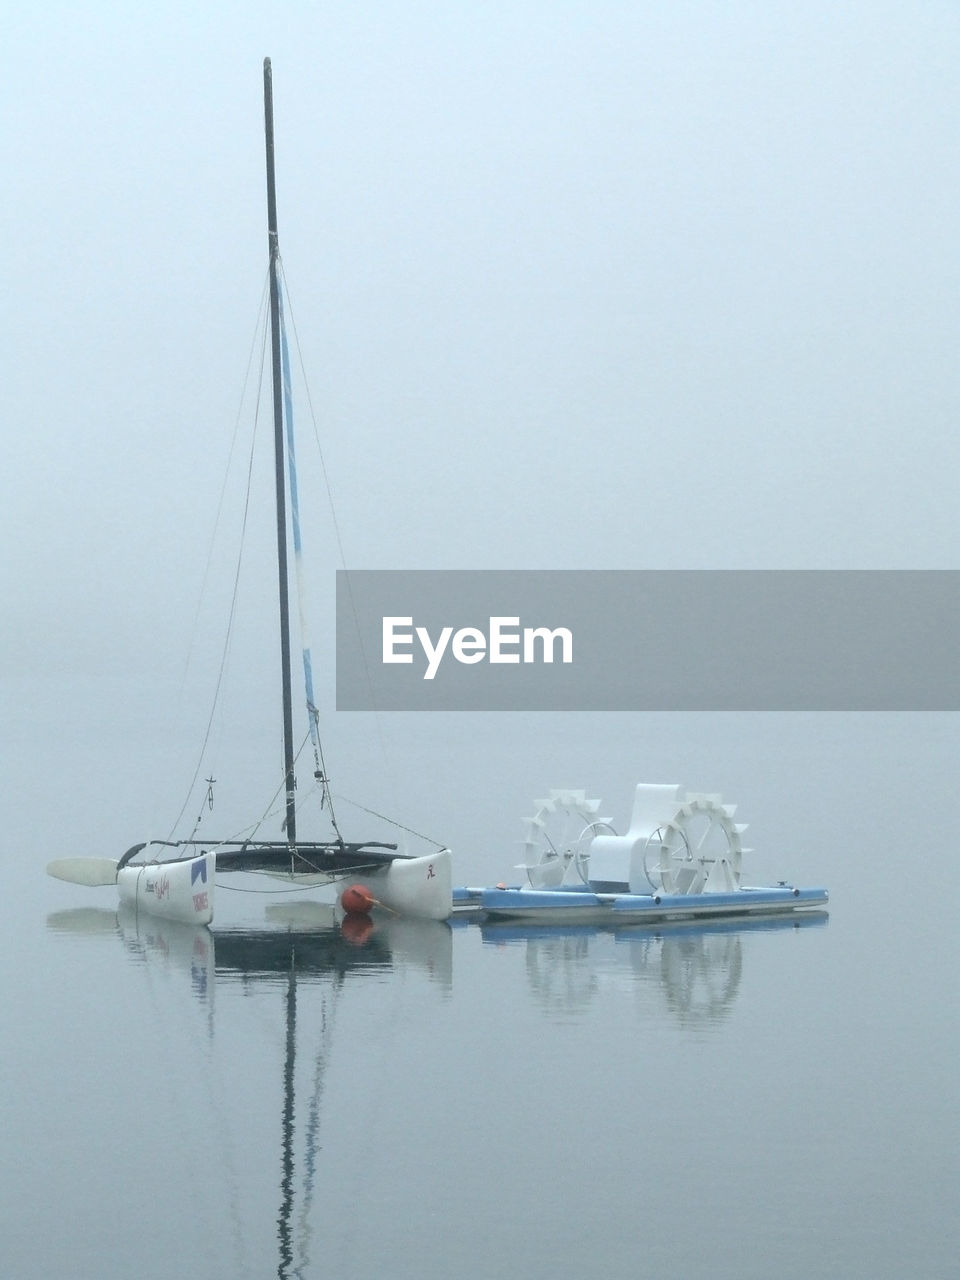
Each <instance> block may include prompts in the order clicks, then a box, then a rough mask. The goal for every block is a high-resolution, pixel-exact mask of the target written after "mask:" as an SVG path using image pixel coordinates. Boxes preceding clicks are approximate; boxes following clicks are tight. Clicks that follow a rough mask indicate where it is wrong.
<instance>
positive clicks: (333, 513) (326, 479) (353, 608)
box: [277, 255, 392, 778]
mask: <svg viewBox="0 0 960 1280" xmlns="http://www.w3.org/2000/svg"><path fill="white" fill-rule="evenodd" d="M277 266H278V268H279V271H280V276H281V279H282V281H283V291H284V293H285V294H286V297H287V304H288V309H289V311H290V327H291V329H292V330H293V341H294V345H295V346H296V348H297V358H298V359H299V361H300V376H301V381H302V383H303V389H304V393H305V395H306V397H307V408H308V409H309V411H310V422H311V425H312V426H313V438H314V440H315V442H316V446H317V454H318V455H319V458H320V472H321V474H322V476H323V483H324V487H325V488H326V491H327V503H328V505H329V507H330V518H331V520H332V521H333V532H334V537H335V538H336V542H337V551H338V553H339V555H340V565H341V567H342V569H343V579H344V582H345V584H346V588H347V600H348V602H349V605H350V616H351V617H352V619H353V630H354V634H355V635H356V639H357V647H358V648H359V650H360V663H361V666H362V667H363V672H364V676H365V678H366V682H367V688H368V689H369V691H370V697H371V702H372V705H373V708H374V726H375V728H376V731H377V744H378V746H379V748H380V755H381V758H382V759H383V762H384V767H385V769H386V773H387V777H388V778H391V776H392V775H391V770H390V757H389V754H388V752H387V745H386V742H385V740H384V737H383V724H382V721H381V719H380V716H379V714H378V713H377V708H376V699H375V697H374V687H373V678H372V677H371V675H370V663H369V661H368V659H367V651H366V648H365V646H364V643H363V634H362V630H361V627H360V615H359V611H358V609H357V604H356V600H355V598H354V594H353V582H352V580H351V577H350V570H349V569H348V568H347V557H346V553H345V551H344V549H343V538H342V536H341V534H340V522H339V521H338V520H337V509H336V506H335V504H334V501H333V488H332V486H331V484H330V475H329V473H328V471H327V463H326V459H325V458H324V456H323V446H322V444H321V443H320V429H319V426H318V424H317V414H316V411H315V409H314V407H313V397H312V396H311V394H310V383H309V381H308V379H307V370H306V365H305V364H304V359H303V350H302V348H301V346H300V334H299V332H298V330H297V321H296V317H295V315H294V311H293V299H292V297H291V296H290V289H289V287H288V285H287V278H286V275H285V274H284V270H283V260H282V259H281V258H280V256H279V255H278V256H277ZM324 773H326V769H324Z"/></svg>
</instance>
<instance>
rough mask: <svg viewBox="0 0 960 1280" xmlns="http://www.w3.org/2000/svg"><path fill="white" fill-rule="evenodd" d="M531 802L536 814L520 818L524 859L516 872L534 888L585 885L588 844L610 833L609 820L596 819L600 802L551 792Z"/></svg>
mask: <svg viewBox="0 0 960 1280" xmlns="http://www.w3.org/2000/svg"><path fill="white" fill-rule="evenodd" d="M535 803H536V806H537V811H536V813H535V814H534V815H533V817H532V818H526V819H524V822H525V824H526V835H525V837H524V841H523V852H524V857H525V860H524V862H522V863H521V864H520V867H519V870H521V871H525V872H526V874H527V879H528V880H529V881H530V884H531V885H532V886H533V888H534V889H555V888H556V887H557V886H558V885H561V884H570V883H574V884H587V883H588V863H589V855H590V845H591V843H592V842H593V839H594V837H595V836H597V835H599V834H601V833H602V832H611V833H612V832H613V827H611V826H610V823H609V821H608V820H607V819H606V818H600V817H598V816H597V815H598V813H599V810H600V801H599V800H591V799H589V798H588V796H587V793H586V792H585V791H568V790H562V789H555V790H553V791H551V792H550V794H549V795H548V796H547V798H546V799H545V800H537V801H536V802H535Z"/></svg>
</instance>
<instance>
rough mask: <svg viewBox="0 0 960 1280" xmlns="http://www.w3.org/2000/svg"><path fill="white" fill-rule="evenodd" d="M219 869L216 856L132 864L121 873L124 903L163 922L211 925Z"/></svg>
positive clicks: (118, 873)
mask: <svg viewBox="0 0 960 1280" xmlns="http://www.w3.org/2000/svg"><path fill="white" fill-rule="evenodd" d="M216 865H217V855H216V854H215V853H203V854H201V855H200V856H199V857H196V858H182V859H175V860H171V861H168V862H132V863H129V864H128V865H127V866H125V867H121V868H120V870H119V871H118V872H117V891H118V893H119V894H120V901H121V902H123V903H127V904H128V905H130V906H132V907H135V908H136V909H137V910H138V911H143V912H146V914H147V915H151V916H158V917H160V918H161V919H163V920H177V921H179V922H180V923H181V924H209V923H210V921H211V920H212V919H213V899H214V872H215V871H216Z"/></svg>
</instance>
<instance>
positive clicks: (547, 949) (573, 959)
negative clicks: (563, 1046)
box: [480, 911, 829, 1026]
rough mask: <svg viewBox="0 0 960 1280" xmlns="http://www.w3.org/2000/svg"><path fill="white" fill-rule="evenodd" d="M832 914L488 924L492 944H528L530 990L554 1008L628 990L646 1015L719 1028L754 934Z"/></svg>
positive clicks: (813, 924) (814, 922)
mask: <svg viewBox="0 0 960 1280" xmlns="http://www.w3.org/2000/svg"><path fill="white" fill-rule="evenodd" d="M828 919H829V915H828V913H827V912H826V911H818V912H809V913H807V912H805V913H803V914H802V915H796V916H791V917H769V918H767V919H750V920H714V921H696V920H691V921H684V922H677V923H664V924H660V925H633V926H622V925H621V926H619V927H617V928H613V927H605V926H603V925H579V926H578V925H552V926H551V925H529V924H527V925H525V924H518V923H509V922H504V923H481V925H480V931H481V934H482V937H483V942H484V943H485V944H490V945H492V946H510V945H516V946H524V948H525V951H526V956H525V959H526V972H527V981H528V982H529V985H530V990H531V991H532V992H533V995H534V997H535V999H536V1001H537V1003H538V1004H539V1005H540V1006H541V1008H543V1009H544V1010H545V1011H546V1012H548V1013H553V1014H564V1015H569V1014H577V1013H582V1012H583V1011H584V1010H585V1009H586V1008H587V1007H588V1005H590V1004H591V1003H592V1002H593V1001H594V1000H596V999H598V998H600V997H601V996H602V994H603V992H604V991H605V990H609V989H610V988H611V987H616V988H619V989H623V988H629V989H630V990H631V991H632V992H633V993H635V996H636V998H637V1000H638V1002H639V1004H640V1006H641V1009H642V1010H643V1011H644V1012H650V1013H653V1012H655V1011H656V1010H658V1009H659V1010H662V1009H663V1008H664V1006H665V1008H666V1010H667V1012H668V1013H669V1014H671V1015H672V1016H674V1017H676V1018H677V1020H678V1021H679V1022H680V1023H681V1024H682V1025H684V1026H701V1025H710V1024H713V1025H717V1024H719V1023H720V1022H721V1021H722V1020H723V1019H724V1018H725V1017H726V1015H727V1014H728V1013H729V1011H730V1009H731V1008H732V1006H733V1003H734V1001H735V999H736V996H737V991H738V989H739V987H740V980H741V976H742V972H743V939H744V937H745V936H746V935H747V934H751V933H772V932H785V931H794V930H800V929H810V928H817V927H823V926H824V925H826V923H827V920H828Z"/></svg>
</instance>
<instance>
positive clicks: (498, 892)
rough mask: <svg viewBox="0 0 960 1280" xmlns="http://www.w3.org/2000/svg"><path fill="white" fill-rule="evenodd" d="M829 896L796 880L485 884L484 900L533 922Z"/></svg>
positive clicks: (721, 909) (775, 909)
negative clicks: (613, 885) (722, 889)
mask: <svg viewBox="0 0 960 1280" xmlns="http://www.w3.org/2000/svg"><path fill="white" fill-rule="evenodd" d="M828 900H829V895H828V893H827V891H826V889H797V888H794V886H793V885H778V886H776V887H773V888H756V889H746V888H744V889H736V890H734V891H733V892H730V893H696V894H634V893H621V894H605V893H590V892H589V891H585V890H584V891H580V890H576V889H566V890H565V889H558V890H554V891H549V890H542V889H484V890H483V891H482V893H481V900H480V906H481V909H482V910H483V912H484V914H485V915H486V917H487V918H488V919H491V920H497V919H499V920H526V921H528V922H529V923H531V924H535V923H539V924H573V923H577V924H640V923H643V922H644V921H655V920H698V919H703V918H708V917H711V916H728V917H733V916H745V915H781V914H786V913H788V912H794V911H802V910H804V909H807V908H811V907H823V906H825V905H826V903H827V901H828Z"/></svg>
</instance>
